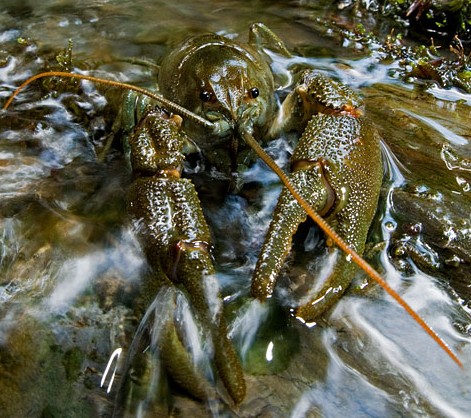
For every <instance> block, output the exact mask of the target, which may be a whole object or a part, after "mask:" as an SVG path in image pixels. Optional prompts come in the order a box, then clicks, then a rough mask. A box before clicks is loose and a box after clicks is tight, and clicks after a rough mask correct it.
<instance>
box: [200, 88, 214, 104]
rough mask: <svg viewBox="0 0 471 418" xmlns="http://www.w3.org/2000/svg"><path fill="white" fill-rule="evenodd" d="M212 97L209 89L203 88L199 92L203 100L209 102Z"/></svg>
mask: <svg viewBox="0 0 471 418" xmlns="http://www.w3.org/2000/svg"><path fill="white" fill-rule="evenodd" d="M212 97H213V94H212V93H211V92H210V91H207V90H203V91H202V92H201V93H200V99H201V100H202V101H203V102H209V101H210V100H211V98H212Z"/></svg>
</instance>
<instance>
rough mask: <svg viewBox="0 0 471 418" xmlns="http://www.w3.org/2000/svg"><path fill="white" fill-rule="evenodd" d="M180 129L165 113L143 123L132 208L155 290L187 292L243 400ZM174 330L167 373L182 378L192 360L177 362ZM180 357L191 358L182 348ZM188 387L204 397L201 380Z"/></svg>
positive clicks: (224, 374) (233, 391)
mask: <svg viewBox="0 0 471 418" xmlns="http://www.w3.org/2000/svg"><path fill="white" fill-rule="evenodd" d="M178 129H179V121H175V120H169V119H166V118H163V117H162V115H161V114H150V115H148V116H147V117H146V118H145V119H144V120H143V121H142V122H141V123H140V124H139V126H138V128H137V130H136V132H135V135H133V137H132V138H131V139H130V147H131V164H132V165H133V169H134V172H135V174H136V175H137V176H138V177H137V178H136V179H135V181H134V182H133V184H132V185H131V187H130V190H129V193H128V202H129V203H128V211H129V213H130V215H131V216H132V218H133V219H135V220H136V221H137V222H138V223H139V227H138V234H139V238H140V241H141V243H142V246H143V249H144V252H145V254H146V256H147V259H148V260H149V263H150V265H151V266H152V267H153V269H154V272H155V273H156V274H155V275H156V277H155V280H156V282H157V283H155V284H154V286H150V287H154V288H155V291H156V290H157V289H158V287H159V286H160V285H161V284H164V283H165V284H166V283H168V282H170V281H171V282H173V284H174V285H175V286H180V287H181V288H182V289H183V290H184V291H185V293H186V294H187V297H188V299H189V301H190V303H191V306H192V307H193V308H194V310H195V312H196V314H197V320H198V321H199V322H200V323H201V324H202V326H203V327H205V328H207V329H209V331H210V335H211V338H212V341H213V345H214V362H215V364H216V367H217V369H218V372H219V375H220V377H221V379H222V381H223V382H224V385H225V387H226V389H227V391H228V393H229V395H230V396H231V398H232V399H233V401H234V403H236V404H239V403H240V402H242V400H243V398H244V397H245V381H244V377H243V373H242V368H241V365H240V362H239V359H238V357H237V354H236V352H235V350H234V348H233V346H232V344H231V342H230V341H229V339H228V337H227V329H226V323H225V320H224V316H223V309H222V304H221V302H220V299H219V293H218V284H217V280H216V279H215V277H214V274H215V270H214V266H213V263H212V258H211V254H210V252H209V249H210V241H211V235H210V231H209V228H208V226H207V223H206V220H205V218H204V216H203V211H202V209H201V206H200V203H199V199H198V196H197V194H196V190H195V188H194V186H193V184H192V183H191V181H190V180H188V179H182V178H180V175H179V173H180V169H181V167H180V166H181V163H182V160H183V156H182V155H181V149H182V147H183V143H184V141H185V138H183V135H182V134H181V133H180V132H179V131H178ZM159 276H160V277H159ZM162 277H163V278H162ZM166 278H168V279H166ZM175 332H176V331H175V330H173V329H172V327H170V328H168V329H167V333H168V337H169V338H170V341H169V342H167V343H165V344H164V345H163V346H162V350H163V351H162V356H163V357H164V358H167V357H169V358H168V359H169V364H168V367H169V369H170V370H169V372H170V373H171V374H174V376H173V377H174V378H175V380H176V381H177V382H178V381H180V380H181V379H182V376H180V375H181V373H182V372H181V370H186V369H187V368H188V367H191V365H183V364H182V365H180V366H179V365H178V364H177V363H178V362H177V363H175V361H174V360H171V356H172V351H173V349H174V348H175V347H177V345H178V341H177V340H176V339H175V338H176V334H175ZM172 341H174V343H172ZM180 351H181V350H180ZM179 358H180V359H181V361H184V362H186V361H188V360H189V358H188V357H187V356H185V355H184V354H181V353H180V355H179ZM185 359H186V360H185ZM193 380H195V379H193ZM188 386H189V381H187V382H185V384H184V387H185V388H186V389H187V390H189V391H190V393H193V394H194V396H196V397H200V396H201V393H202V392H201V391H202V390H201V385H200V384H198V385H190V386H194V387H193V388H192V387H188ZM205 393H207V391H205Z"/></svg>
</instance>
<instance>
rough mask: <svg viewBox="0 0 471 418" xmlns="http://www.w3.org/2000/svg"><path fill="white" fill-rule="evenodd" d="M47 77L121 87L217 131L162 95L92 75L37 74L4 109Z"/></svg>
mask: <svg viewBox="0 0 471 418" xmlns="http://www.w3.org/2000/svg"><path fill="white" fill-rule="evenodd" d="M45 77H66V78H77V79H80V80H88V81H93V82H94V83H100V84H104V85H108V86H113V87H121V88H125V89H128V90H132V91H135V92H137V93H141V94H144V95H146V96H148V97H150V98H151V99H154V100H156V101H157V102H159V103H160V104H161V105H162V106H163V107H165V108H166V109H167V110H169V111H171V112H173V113H176V114H178V115H180V116H182V117H185V118H188V119H191V120H193V121H194V122H196V123H197V124H199V125H201V126H204V127H205V128H207V129H210V130H212V131H215V130H216V129H217V125H215V124H214V123H211V122H209V121H208V120H206V119H204V118H202V117H201V116H198V115H197V114H195V113H193V112H191V111H189V110H188V109H185V108H184V107H182V106H180V105H178V104H176V103H174V102H172V101H170V100H168V99H166V98H165V97H163V96H162V95H160V94H158V93H152V92H151V91H149V90H146V89H144V88H142V87H137V86H133V85H132V84H127V83H122V82H120V81H112V80H105V79H103V78H98V77H93V76H90V75H85V74H76V73H67V72H64V71H47V72H44V73H40V74H36V75H34V76H32V77H30V78H28V79H27V80H26V81H24V82H23V83H22V84H21V85H20V86H19V87H18V88H17V89H16V90H15V91H14V92H13V94H12V95H11V96H10V97H9V99H8V100H7V101H6V103H5V105H4V106H3V109H4V110H5V109H7V108H8V107H9V106H10V104H11V102H12V101H13V99H14V98H15V97H16V96H18V94H19V93H20V92H21V91H22V90H23V89H24V88H25V87H27V86H28V85H29V84H31V83H32V82H33V81H35V80H38V79H40V78H45Z"/></svg>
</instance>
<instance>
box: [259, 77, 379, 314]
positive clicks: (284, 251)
mask: <svg viewBox="0 0 471 418" xmlns="http://www.w3.org/2000/svg"><path fill="white" fill-rule="evenodd" d="M306 80H307V81H308V82H309V83H310V84H309V85H306ZM324 80H325V79H324V78H323V77H322V76H320V75H319V74H317V73H313V74H311V73H309V74H308V75H306V76H305V77H304V78H303V79H302V83H301V85H300V86H298V88H297V93H296V94H297V95H298V97H297V98H294V97H292V98H290V97H288V99H287V103H290V102H291V104H292V103H293V102H295V101H296V102H297V103H298V104H299V103H301V104H300V105H299V108H298V109H295V112H294V114H296V115H298V116H297V117H298V120H297V121H296V123H298V124H301V125H302V124H303V120H306V119H307V116H306V113H308V114H310V115H312V114H314V116H312V117H310V120H309V121H308V122H307V126H306V128H305V129H304V132H303V134H302V136H301V138H300V140H299V143H298V146H297V148H296V150H295V151H294V153H293V156H292V157H291V170H292V172H291V174H290V179H291V181H292V182H293V184H294V185H295V186H296V188H297V189H298V191H299V192H300V193H301V195H302V196H303V197H304V198H305V199H306V200H307V201H308V202H309V203H310V204H311V205H312V207H313V208H314V209H315V210H316V211H317V212H318V213H319V214H320V215H321V216H322V217H324V218H325V219H326V220H327V221H328V222H329V224H330V225H331V226H332V227H333V229H334V230H335V231H336V232H337V233H338V234H339V235H340V237H342V238H343V239H344V240H345V241H346V243H347V244H348V245H349V246H350V247H351V248H353V249H354V250H355V251H357V252H358V253H359V254H362V253H363V251H364V248H365V242H366V238H367V234H368V230H369V227H370V224H371V221H372V219H373V216H374V214H375V211H376V207H377V202H378V196H379V191H380V187H381V182H382V162H381V152H380V143H379V137H378V134H377V133H376V131H375V130H374V128H373V127H372V126H371V125H370V124H369V123H368V121H367V120H366V119H365V118H364V117H362V116H361V114H360V111H359V110H358V108H357V101H358V99H357V98H356V96H355V98H354V99H352V100H346V98H347V99H348V91H347V92H346V91H344V86H342V87H341V88H335V84H332V86H333V87H332V91H329V90H326V88H325V86H324V87H322V89H321V90H316V88H317V86H319V85H322V84H324ZM339 86H340V85H339ZM317 91H322V92H323V96H322V97H319V96H318V95H317ZM321 99H322V100H321ZM306 102H308V103H307V105H306ZM352 103H353V106H352ZM321 111H322V112H324V113H319V112H321ZM291 123H293V122H291ZM305 220H306V214H305V212H304V210H303V209H302V208H301V206H300V205H299V204H298V203H297V201H296V200H294V198H293V197H292V196H291V194H290V193H289V192H288V190H287V189H286V188H283V190H282V192H281V195H280V197H279V200H278V204H277V206H276V209H275V213H274V216H273V221H272V222H271V224H270V227H269V231H268V233H267V236H266V239H265V243H264V245H263V247H262V250H261V255H260V257H259V260H258V262H257V266H256V269H255V273H254V278H253V281H252V294H253V295H254V296H255V297H257V298H258V299H260V300H265V299H266V298H269V297H271V296H272V294H273V291H274V287H275V283H276V278H277V277H278V275H279V272H280V270H281V268H282V266H283V263H284V260H285V258H286V256H287V255H288V253H289V252H290V250H291V245H292V236H293V235H294V233H295V232H296V231H297V229H298V226H299V225H300V224H301V223H302V222H304V221H305ZM355 271H356V267H355V264H354V263H353V262H352V261H351V260H350V257H349V256H347V255H345V254H344V253H342V252H341V251H337V254H336V260H335V262H334V266H333V268H332V269H331V271H330V273H329V274H328V275H327V278H326V279H325V281H324V282H323V283H321V284H318V285H316V290H315V292H314V295H313V296H311V299H310V301H309V302H308V303H305V304H302V305H301V306H299V307H298V308H297V309H296V311H295V316H296V317H298V318H300V319H302V320H304V321H306V322H312V321H314V320H315V319H316V317H318V316H319V315H321V314H322V313H324V312H325V311H326V310H327V309H329V308H330V307H331V306H332V305H333V304H334V303H335V302H336V301H337V300H338V299H339V298H340V297H341V296H342V294H343V293H344V292H345V290H346V289H347V287H348V286H349V285H350V283H351V281H352V279H353V276H354V274H355Z"/></svg>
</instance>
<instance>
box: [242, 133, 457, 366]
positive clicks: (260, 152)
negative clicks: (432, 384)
mask: <svg viewBox="0 0 471 418" xmlns="http://www.w3.org/2000/svg"><path fill="white" fill-rule="evenodd" d="M241 135H242V137H243V138H244V140H245V141H246V142H247V144H248V145H250V147H251V148H252V149H253V150H254V151H255V152H256V153H257V155H258V156H259V157H260V158H261V159H262V160H263V161H264V162H265V164H267V165H268V167H270V169H271V170H273V171H274V172H275V173H276V174H277V175H278V177H279V178H280V180H281V182H282V183H283V184H284V185H285V186H286V188H287V189H288V190H289V191H290V193H291V194H292V196H293V197H294V198H295V199H296V200H297V201H298V203H299V204H300V205H301V207H302V208H303V209H304V210H305V211H306V213H307V214H308V215H309V216H310V217H311V218H312V220H313V221H314V222H316V224H317V225H319V227H320V228H321V229H322V230H323V231H324V232H325V234H326V235H328V236H329V237H330V238H332V240H333V241H334V242H335V243H336V244H337V246H338V247H339V248H340V249H341V250H343V251H344V252H345V253H346V254H348V255H349V256H350V257H351V258H352V260H353V261H354V262H355V263H356V264H357V265H358V266H359V267H360V268H361V269H362V270H363V271H365V273H366V274H368V276H369V277H371V278H372V279H373V280H374V281H376V282H377V283H378V284H379V285H380V286H381V287H382V288H383V289H384V290H386V292H388V293H389V295H390V296H391V297H392V298H393V299H394V300H395V301H396V302H397V303H399V305H401V306H402V307H403V308H404V309H405V310H406V312H407V313H408V314H409V315H410V316H411V317H412V318H413V319H414V320H415V321H416V322H417V323H418V324H419V325H420V326H421V327H422V328H423V329H424V330H425V332H427V334H428V335H430V336H431V337H432V338H433V339H434V340H435V342H436V343H437V344H438V345H439V346H440V347H441V348H442V349H443V350H444V351H445V352H446V353H447V354H448V355H449V356H450V357H451V358H452V359H453V360H454V362H455V363H456V364H458V366H460V367H461V368H462V367H463V364H462V363H461V361H460V360H459V359H458V357H457V356H456V355H455V353H453V351H451V349H450V348H449V347H448V345H447V344H446V343H445V341H443V339H442V338H441V337H440V336H439V335H438V334H437V333H436V332H435V331H434V330H433V329H432V328H430V326H429V325H428V324H427V323H426V322H425V321H424V320H423V319H422V318H421V317H420V316H419V315H418V314H417V313H416V312H415V311H414V310H413V309H412V308H411V307H410V305H409V304H408V303H407V302H406V301H405V300H404V299H402V297H401V296H400V295H399V294H398V293H397V292H396V291H395V290H394V289H393V288H392V287H391V286H389V284H388V283H387V282H386V281H385V280H384V279H383V278H382V277H381V276H380V274H379V273H378V272H377V271H376V270H375V269H374V268H373V267H372V266H371V265H370V264H369V263H367V262H366V261H365V260H364V259H363V258H362V257H361V256H360V255H359V254H358V253H357V252H356V251H355V250H353V249H352V248H350V247H349V246H348V244H347V243H346V242H345V241H344V240H343V239H342V238H341V237H340V236H339V235H338V234H337V232H335V231H334V230H333V229H332V228H331V227H330V225H329V224H328V223H327V222H326V221H325V220H324V219H323V218H322V217H321V216H320V215H319V214H318V213H317V212H316V211H315V210H314V209H313V208H312V207H311V205H310V204H309V203H308V202H307V201H306V200H305V199H304V198H303V197H302V196H301V195H300V194H299V192H298V191H297V190H296V188H295V187H294V186H293V184H292V183H291V181H290V180H289V178H288V176H287V175H286V174H285V173H284V172H283V171H282V170H281V169H280V167H279V166H278V165H277V164H276V163H275V161H273V159H272V158H271V157H270V156H269V155H268V154H267V153H266V152H265V151H264V150H263V148H262V147H261V146H260V144H259V143H258V142H257V141H256V140H255V138H254V137H253V136H252V135H251V134H250V133H249V132H247V131H242V134H241Z"/></svg>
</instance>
